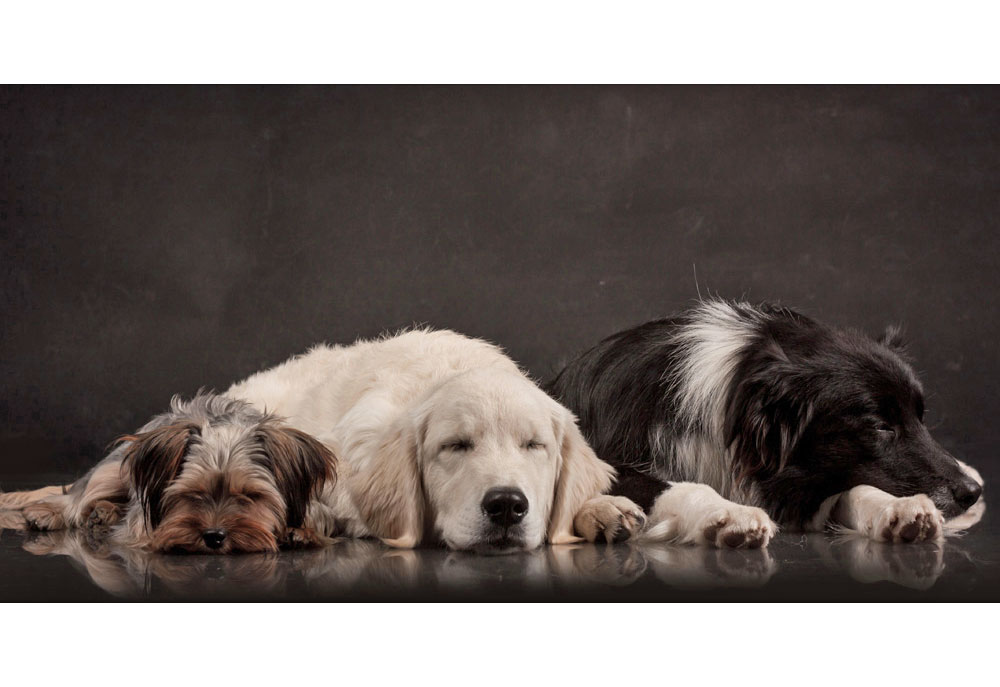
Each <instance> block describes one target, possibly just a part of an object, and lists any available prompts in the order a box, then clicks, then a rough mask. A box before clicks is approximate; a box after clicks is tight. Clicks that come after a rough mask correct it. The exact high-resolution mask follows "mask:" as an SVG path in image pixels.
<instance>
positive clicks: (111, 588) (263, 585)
mask: <svg viewBox="0 0 1000 687" xmlns="http://www.w3.org/2000/svg"><path fill="white" fill-rule="evenodd" d="M91 534H92V533H91V532H90V531H89V530H86V529H74V530H56V531H51V532H32V533H30V534H29V536H28V539H27V540H26V541H25V543H24V549H25V551H28V552H29V553H32V554H35V555H37V556H67V557H69V558H70V559H71V561H72V562H73V564H74V567H76V568H78V569H79V570H81V571H82V572H83V573H84V574H85V575H86V576H87V577H88V578H90V580H91V581H92V582H93V583H94V584H96V585H97V586H98V587H100V588H101V589H103V590H104V591H106V592H108V593H109V594H111V595H113V596H116V597H121V598H128V599H139V598H144V597H147V596H149V595H155V594H156V593H157V592H159V591H163V592H167V593H172V594H183V595H184V596H186V597H195V598H201V599H210V600H222V599H225V598H227V597H229V598H240V597H243V596H245V595H261V594H267V593H273V592H275V591H277V590H280V588H281V587H282V584H283V582H284V577H285V575H284V574H283V567H282V566H281V565H280V563H279V559H278V558H277V557H276V556H274V555H271V554H266V553H262V554H256V555H245V556H231V557H230V556H226V557H222V558H220V557H214V556H213V557H208V556H194V557H192V556H168V555H164V554H162V553H155V552H148V551H142V550H140V549H137V548H134V547H115V546H111V545H109V543H108V542H107V540H102V539H99V538H95V537H93V536H91Z"/></svg>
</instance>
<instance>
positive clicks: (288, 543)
mask: <svg viewBox="0 0 1000 687" xmlns="http://www.w3.org/2000/svg"><path fill="white" fill-rule="evenodd" d="M328 541H329V540H328V539H327V538H326V537H323V536H322V535H320V534H319V533H317V532H316V531H315V530H313V529H310V528H308V527H289V528H288V529H287V530H285V539H284V541H283V542H282V545H283V546H284V548H286V549H311V548H315V547H319V546H323V545H324V544H326V543H328Z"/></svg>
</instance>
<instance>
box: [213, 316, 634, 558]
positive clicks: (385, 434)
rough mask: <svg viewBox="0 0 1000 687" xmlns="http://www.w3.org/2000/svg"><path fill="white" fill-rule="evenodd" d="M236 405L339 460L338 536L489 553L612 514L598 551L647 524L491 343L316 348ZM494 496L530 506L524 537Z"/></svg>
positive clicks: (572, 430)
mask: <svg viewBox="0 0 1000 687" xmlns="http://www.w3.org/2000/svg"><path fill="white" fill-rule="evenodd" d="M226 393H227V395H229V396H231V397H234V398H242V399H245V400H247V401H250V402H251V403H253V404H255V405H257V406H259V407H261V408H267V410H269V411H272V412H276V413H278V414H280V415H282V416H284V417H285V418H286V419H287V421H288V423H289V424H291V425H292V426H294V427H296V428H298V429H301V430H303V431H305V432H309V433H310V434H312V435H314V436H316V437H318V438H319V439H320V440H321V441H323V442H324V443H326V444H328V445H329V446H330V448H331V449H332V450H333V452H334V453H335V455H337V456H338V459H339V466H340V479H339V481H338V482H337V484H336V486H334V487H331V488H330V489H327V490H326V491H325V492H324V494H323V496H322V498H321V499H320V500H319V501H318V502H317V503H315V504H313V506H312V507H311V512H310V516H311V520H312V521H313V522H314V523H317V527H320V528H321V529H323V530H325V532H326V533H327V534H344V535H348V536H376V537H379V538H381V539H382V540H383V541H385V542H386V543H388V544H390V545H392V546H396V547H413V546H416V545H418V544H420V543H421V542H425V541H428V540H436V541H441V542H443V543H444V544H446V545H447V546H449V547H451V548H455V549H472V550H486V551H490V550H501V549H531V548H534V547H536V546H538V545H540V544H541V543H542V542H543V541H546V540H548V541H549V542H551V543H565V542H572V541H579V537H577V536H576V535H575V534H574V531H573V521H574V518H575V517H576V516H578V515H579V514H580V513H581V512H583V511H586V512H587V513H588V516H587V518H586V519H587V520H588V521H590V520H592V519H593V515H592V514H593V513H602V514H604V515H603V516H602V517H603V518H604V522H601V523H599V525H598V526H597V527H596V528H594V527H590V528H588V533H590V532H591V531H592V532H593V535H592V536H591V537H590V538H593V537H594V536H597V535H598V534H599V533H601V532H603V530H604V529H607V531H608V532H611V531H612V530H615V529H618V528H619V527H626V528H635V527H637V526H638V524H637V523H640V522H641V512H640V511H639V510H638V508H635V507H634V504H631V502H628V501H624V502H623V503H621V502H612V501H610V499H611V497H601V496H600V494H602V493H603V492H604V491H606V490H607V489H608V488H609V486H610V484H611V480H612V478H613V474H614V471H613V470H612V468H611V467H610V466H608V465H607V464H606V463H604V462H603V461H601V460H599V459H598V458H597V456H596V455H594V452H593V451H592V450H591V449H590V447H589V446H588V445H587V443H586V441H585V440H584V439H583V436H582V435H581V434H580V430H579V429H578V428H577V425H576V421H575V418H574V417H573V415H572V414H571V413H570V412H569V411H568V410H567V409H566V408H564V407H563V406H561V405H559V404H558V403H557V402H556V401H554V400H553V399H552V398H550V397H549V396H547V395H546V394H545V393H544V392H542V391H541V390H540V389H539V388H538V387H537V386H536V385H535V384H534V383H533V382H532V381H531V380H530V379H529V378H528V377H527V376H525V374H524V373H523V372H522V371H521V370H520V369H519V368H518V367H517V365H516V364H515V363H514V362H513V361H512V360H511V359H510V358H508V357H507V356H506V355H505V354H504V353H503V352H502V351H501V350H500V349H499V348H497V347H496V346H493V345H492V344H489V343H487V342H485V341H481V340H477V339H470V338H468V337H465V336H462V335H460V334H456V333H454V332H450V331H426V330H418V331H409V332H406V333H403V334H399V335H397V336H394V337H391V338H385V339H379V340H375V341H361V342H358V343H355V344H353V345H351V346H318V347H316V348H314V349H312V350H311V351H309V352H308V353H306V354H305V355H302V356H298V357H296V358H292V359H291V360H289V361H287V362H285V363H283V364H281V365H278V366H277V367H274V368H272V369H270V370H266V371H264V372H261V373H259V374H256V375H253V376H251V377H250V378H248V379H246V380H245V381H243V382H240V383H237V384H236V385H234V386H233V387H231V388H230V389H229V390H228V391H227V392H226ZM493 488H515V489H519V490H521V492H523V494H524V495H525V497H526V498H527V501H528V512H527V514H526V515H525V516H524V520H523V521H522V522H521V523H520V524H519V527H517V528H515V530H516V531H515V532H513V535H512V537H506V536H502V537H501V536H500V535H498V534H497V533H496V532H494V531H491V525H490V522H489V519H488V518H487V517H486V514H485V513H484V510H483V506H482V501H483V498H484V494H485V493H486V492H487V491H488V490H490V489H493ZM613 504H618V505H617V506H614V505H613ZM494 529H495V528H494ZM498 537H499V538H498Z"/></svg>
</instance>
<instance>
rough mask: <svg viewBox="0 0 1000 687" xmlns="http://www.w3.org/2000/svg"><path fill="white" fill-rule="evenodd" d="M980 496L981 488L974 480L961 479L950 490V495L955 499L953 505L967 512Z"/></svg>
mask: <svg viewBox="0 0 1000 687" xmlns="http://www.w3.org/2000/svg"><path fill="white" fill-rule="evenodd" d="M982 494H983V488H982V486H980V484H979V482H977V481H975V480H974V479H968V478H967V479H963V480H962V481H961V482H959V483H958V484H956V485H955V486H953V487H952V488H951V495H952V496H953V497H954V498H955V503H957V504H958V505H960V506H961V507H962V508H963V509H964V510H968V509H969V508H970V507H971V506H972V504H974V503H975V502H976V501H978V500H979V497H980V496H982Z"/></svg>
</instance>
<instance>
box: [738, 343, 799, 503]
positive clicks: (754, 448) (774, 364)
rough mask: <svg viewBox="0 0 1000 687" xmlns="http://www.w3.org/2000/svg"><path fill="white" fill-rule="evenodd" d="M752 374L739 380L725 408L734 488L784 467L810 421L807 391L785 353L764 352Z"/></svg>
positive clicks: (749, 372)
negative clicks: (735, 484)
mask: <svg viewBox="0 0 1000 687" xmlns="http://www.w3.org/2000/svg"><path fill="white" fill-rule="evenodd" d="M763 356H764V359H761V360H758V361H756V365H754V366H753V369H752V370H751V371H748V372H747V371H745V372H744V374H742V376H738V379H739V381H738V382H737V383H736V384H735V386H734V387H733V389H732V392H731V393H730V397H729V405H728V408H727V409H726V421H725V437H726V443H727V445H728V446H729V447H730V449H731V451H732V456H733V463H732V468H733V472H734V476H735V478H736V480H737V483H739V484H745V483H746V482H747V481H748V480H750V479H754V478H756V479H763V478H766V477H769V476H771V475H774V474H776V473H778V472H780V471H781V470H782V468H784V467H785V464H786V463H787V462H788V459H789V457H790V456H791V454H792V452H793V451H794V450H795V446H796V444H797V443H798V440H799V438H801V436H802V433H803V432H804V431H805V428H806V426H807V425H808V424H809V421H810V419H811V418H812V403H811V402H810V400H809V397H808V389H807V387H806V386H804V385H803V384H801V383H800V382H799V381H797V380H796V377H795V371H794V369H793V368H792V365H793V364H792V363H789V362H788V359H787V358H786V357H785V356H784V354H782V355H780V356H776V355H774V354H773V353H772V352H770V351H769V349H764V351H763Z"/></svg>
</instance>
